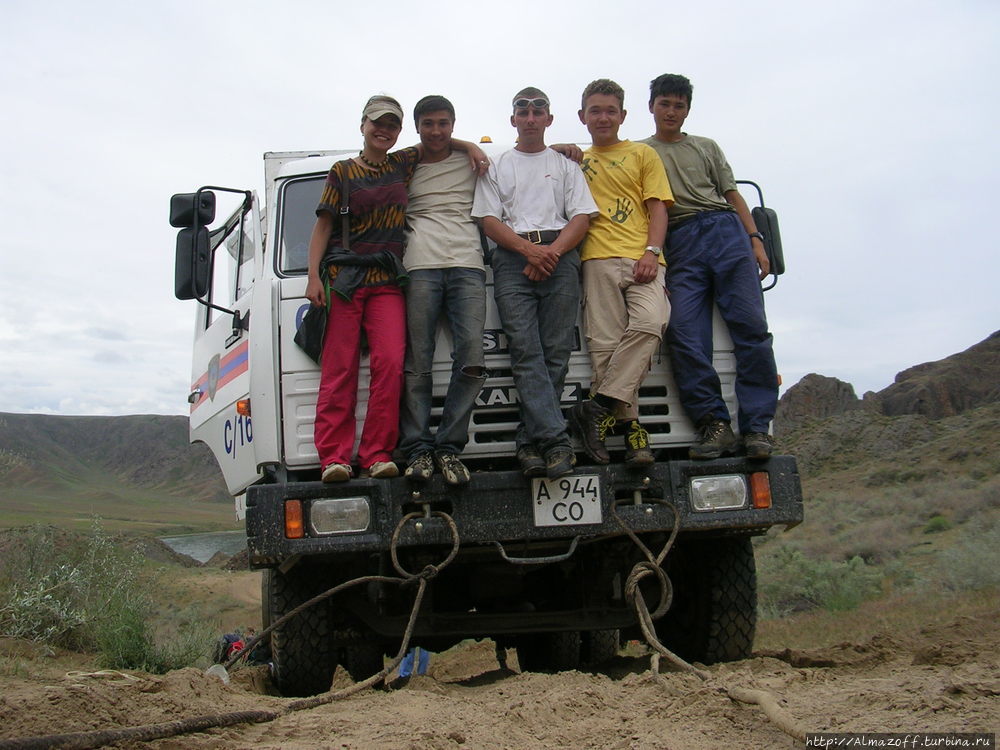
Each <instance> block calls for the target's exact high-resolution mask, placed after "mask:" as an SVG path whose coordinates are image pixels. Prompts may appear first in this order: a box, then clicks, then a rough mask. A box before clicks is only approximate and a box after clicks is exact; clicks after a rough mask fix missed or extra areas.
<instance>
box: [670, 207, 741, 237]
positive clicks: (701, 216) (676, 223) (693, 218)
mask: <svg viewBox="0 0 1000 750" xmlns="http://www.w3.org/2000/svg"><path fill="white" fill-rule="evenodd" d="M735 213H736V212H735V211H732V210H730V209H727V208H720V209H718V210H715V211H699V212H698V213H696V214H691V215H690V216H685V217H684V218H683V219H681V220H680V221H671V222H670V223H669V224H668V225H667V231H668V232H672V231H674V230H675V229H680V228H681V227H682V226H685V225H686V224H689V223H691V222H692V221H697V220H698V219H707V218H708V217H709V216H715V215H716V214H735Z"/></svg>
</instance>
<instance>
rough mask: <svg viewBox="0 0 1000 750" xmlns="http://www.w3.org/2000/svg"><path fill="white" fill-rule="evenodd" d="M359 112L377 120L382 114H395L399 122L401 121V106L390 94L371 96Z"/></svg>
mask: <svg viewBox="0 0 1000 750" xmlns="http://www.w3.org/2000/svg"><path fill="white" fill-rule="evenodd" d="M361 114H362V115H363V116H364V117H367V118H368V119H369V120H377V119H378V118H380V117H382V116H383V115H395V116H396V119H397V120H399V122H400V124H402V123H403V108H402V107H400V106H399V102H397V101H396V100H395V99H393V98H392V97H391V96H373V97H372V98H371V99H369V100H368V103H367V104H365V109H364V112H362V113H361Z"/></svg>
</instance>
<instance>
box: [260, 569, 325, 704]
mask: <svg viewBox="0 0 1000 750" xmlns="http://www.w3.org/2000/svg"><path fill="white" fill-rule="evenodd" d="M307 573H308V570H307V569H305V568H302V567H297V568H293V569H292V570H291V571H289V572H288V573H282V572H281V571H279V570H274V569H267V570H265V571H264V575H263V576H262V579H261V600H262V603H263V606H264V608H265V610H266V613H267V614H266V615H265V617H264V620H265V622H267V623H271V622H274V621H276V620H277V619H278V618H280V617H281V616H283V615H284V614H285V613H287V612H291V611H292V610H293V609H295V608H296V607H297V606H299V605H300V604H302V603H303V602H305V601H307V600H309V599H311V598H312V597H314V596H315V595H316V594H318V593H320V591H319V590H316V589H315V586H313V585H310V583H309V580H310V577H309V576H308V575H307ZM271 659H272V660H273V661H272V663H273V672H272V675H273V677H274V682H275V684H276V685H277V688H278V690H279V691H281V694H282V695H285V696H309V695H315V694H317V693H322V692H325V691H327V690H329V689H330V684H331V683H332V682H333V672H334V670H335V669H336V668H337V661H336V658H335V656H334V651H333V648H332V645H331V643H330V607H329V602H328V601H326V602H320V603H319V604H317V605H315V606H313V607H310V608H309V609H307V610H305V611H304V612H300V613H299V614H298V615H297V616H295V617H293V618H292V619H291V620H289V621H288V622H286V623H285V624H284V625H282V626H281V627H279V628H276V629H275V630H273V631H271Z"/></svg>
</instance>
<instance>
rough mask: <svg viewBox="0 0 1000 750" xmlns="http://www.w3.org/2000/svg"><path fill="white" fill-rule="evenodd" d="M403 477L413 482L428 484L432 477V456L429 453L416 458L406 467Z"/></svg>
mask: <svg viewBox="0 0 1000 750" xmlns="http://www.w3.org/2000/svg"><path fill="white" fill-rule="evenodd" d="M403 476H405V477H406V478H407V479H409V480H412V481H414V482H429V481H430V479H431V477H432V476H434V456H432V455H431V454H430V452H426V453H421V454H420V455H418V456H416V457H415V458H414V459H413V460H412V461H410V465H409V466H407V467H406V471H404V472H403Z"/></svg>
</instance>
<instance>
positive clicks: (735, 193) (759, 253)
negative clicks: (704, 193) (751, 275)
mask: <svg viewBox="0 0 1000 750" xmlns="http://www.w3.org/2000/svg"><path fill="white" fill-rule="evenodd" d="M723 197H725V199H726V203H728V204H729V205H730V206H732V207H733V208H735V209H736V215H737V216H739V217H740V223H742V224H743V228H744V229H746V230H747V234H753V233H754V232H757V231H759V230H758V229H757V224H756V222H754V220H753V215H752V214H751V213H750V208H749V207H748V206H747V202H746V201H745V200H743V196H742V195H740V191H739V190H727V191H726V193H725V195H724V196H723ZM750 247H751V248H753V257H754V259H755V260H756V261H757V265H758V266H759V267H760V278H761V280H762V281H763V280H764V277H766V276H767V275H768V274H769V273H770V272H771V262H770V261H769V260H768V259H767V253H766V252H765V251H764V243H763V242H761V241H760V237H751V238H750Z"/></svg>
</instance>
